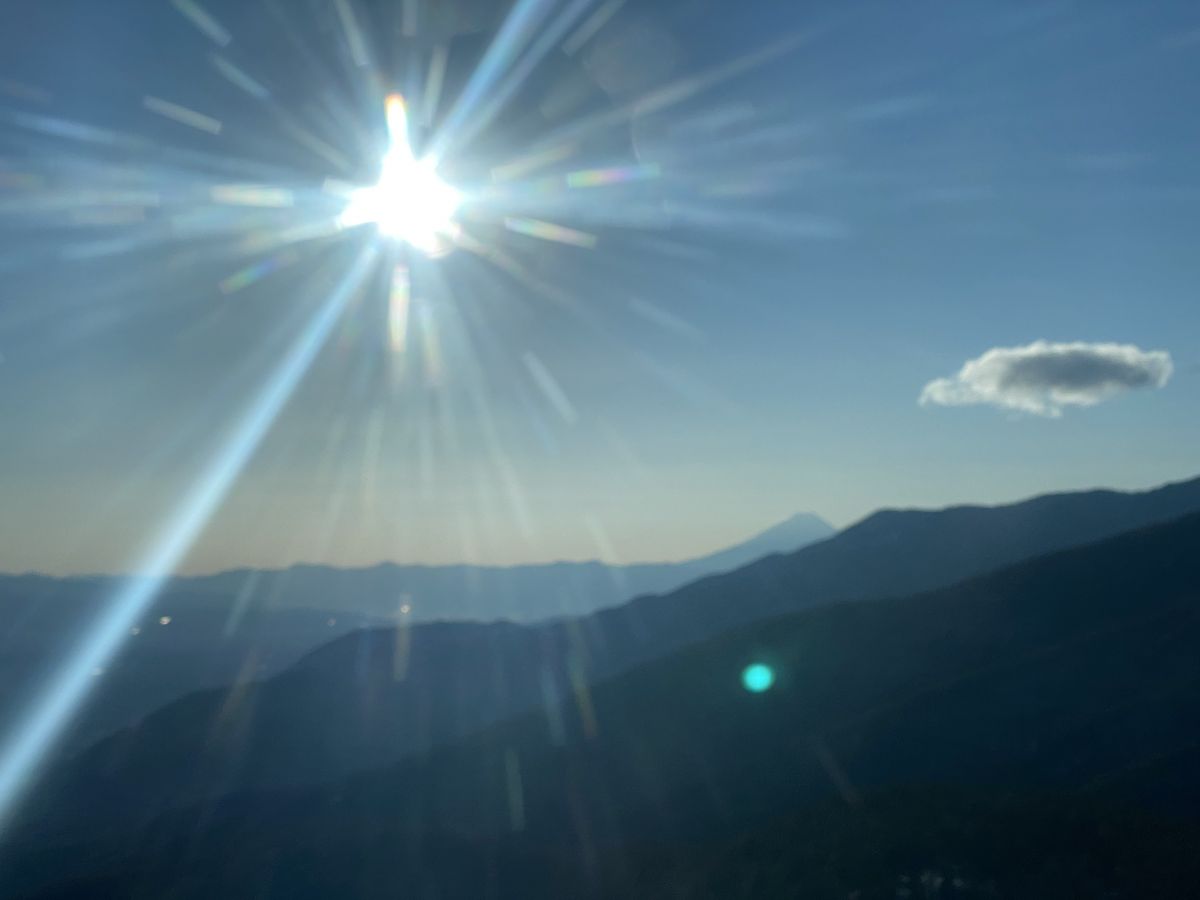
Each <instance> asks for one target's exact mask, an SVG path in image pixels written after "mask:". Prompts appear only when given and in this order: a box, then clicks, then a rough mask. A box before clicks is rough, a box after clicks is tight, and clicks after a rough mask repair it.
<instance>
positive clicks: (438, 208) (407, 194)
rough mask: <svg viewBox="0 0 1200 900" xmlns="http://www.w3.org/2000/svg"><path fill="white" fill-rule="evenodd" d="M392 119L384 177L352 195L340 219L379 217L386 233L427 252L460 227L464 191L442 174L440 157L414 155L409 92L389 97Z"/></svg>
mask: <svg viewBox="0 0 1200 900" xmlns="http://www.w3.org/2000/svg"><path fill="white" fill-rule="evenodd" d="M387 122H388V134H389V136H390V139H391V146H390V147H389V148H388V152H387V154H386V155H385V156H384V158H383V162H382V165H381V167H380V173H379V181H377V182H376V183H375V184H374V185H372V186H371V187H366V188H360V189H359V190H356V191H354V192H353V193H352V194H351V195H350V199H349V202H348V203H347V204H346V209H345V211H344V212H343V213H342V215H341V217H340V219H339V222H340V224H341V225H342V226H343V227H353V226H355V225H363V224H366V223H374V224H375V226H376V227H377V228H378V229H379V232H380V233H381V234H384V235H387V236H388V237H391V238H396V239H398V240H402V241H405V242H406V243H409V244H411V245H412V246H414V247H416V248H417V249H418V250H421V251H424V252H425V253H430V254H432V253H437V252H439V251H441V250H445V249H446V248H447V247H448V246H450V244H451V243H452V241H453V239H454V237H455V235H456V234H457V231H458V226H457V224H456V223H455V221H454V214H455V213H456V212H457V211H458V208H459V205H460V204H461V203H462V195H461V194H460V193H459V192H458V191H456V190H455V189H454V188H452V187H451V186H450V185H448V184H446V182H444V181H443V180H442V179H441V178H440V177H439V176H438V174H437V162H436V160H433V159H430V158H429V157H425V158H424V159H417V158H416V157H415V156H414V155H413V150H412V145H411V144H410V143H409V137H408V115H407V113H406V111H405V107H404V98H402V97H401V96H399V95H398V94H394V95H392V96H391V97H388V100H387Z"/></svg>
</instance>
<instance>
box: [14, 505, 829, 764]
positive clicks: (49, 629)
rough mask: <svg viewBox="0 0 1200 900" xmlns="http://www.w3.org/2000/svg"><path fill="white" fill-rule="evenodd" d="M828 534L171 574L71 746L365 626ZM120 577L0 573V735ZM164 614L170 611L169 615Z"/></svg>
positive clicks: (803, 517) (781, 533) (560, 591)
mask: <svg viewBox="0 0 1200 900" xmlns="http://www.w3.org/2000/svg"><path fill="white" fill-rule="evenodd" d="M833 533H834V532H833V528H832V526H830V525H829V524H828V523H827V522H825V521H824V520H822V519H820V518H819V517H817V516H814V515H812V514H809V513H801V514H798V515H796V516H793V517H792V518H790V519H787V520H786V521H784V522H781V523H779V524H778V525H775V526H773V527H772V528H769V529H767V530H766V531H763V532H762V533H760V534H757V535H755V536H753V537H751V538H750V539H748V540H746V541H744V542H742V543H740V544H737V545H735V546H733V547H729V548H727V549H724V550H720V551H718V552H716V553H713V554H710V555H708V556H703V557H699V558H696V559H692V560H686V561H684V562H679V563H661V564H655V563H645V564H637V565H630V566H614V565H606V564H603V563H599V562H581V563H552V564H547V565H525V566H509V567H497V566H399V565H392V564H385V565H379V566H373V567H369V568H362V569H338V568H333V567H330V566H311V565H298V566H292V567H290V568H288V569H283V570H242V571H235V572H224V573H221V574H218V575H207V576H196V577H188V578H176V579H173V580H172V581H170V582H168V583H167V584H166V585H165V586H164V588H163V590H162V592H161V594H160V595H159V596H158V598H157V599H156V601H155V603H154V604H153V606H152V607H151V608H150V609H149V610H147V612H146V614H145V615H144V616H143V617H142V619H141V620H140V621H139V623H138V629H139V633H138V634H137V635H131V636H130V640H129V641H128V642H127V645H126V647H125V648H124V651H123V652H122V654H121V656H120V658H119V659H118V660H116V661H115V663H114V665H113V666H112V667H111V668H110V670H109V671H108V672H105V673H103V677H100V678H98V679H97V685H96V689H95V691H94V694H93V696H92V697H91V699H90V702H89V704H88V706H87V708H86V709H85V710H84V711H83V714H82V715H81V716H80V718H79V719H78V721H77V722H76V724H75V728H74V730H73V732H72V734H71V736H70V738H69V740H68V744H67V746H68V747H69V748H74V749H79V748H82V747H83V746H86V744H88V743H90V742H91V741H94V740H96V739H98V738H99V737H101V736H103V735H105V734H108V733H110V732H112V731H113V730H115V729H117V728H120V727H122V726H124V725H129V724H132V723H134V722H136V721H138V720H139V719H140V718H142V717H143V716H145V715H146V714H148V713H149V712H151V711H153V710H154V709H157V708H158V707H160V706H162V705H163V704H165V703H167V702H169V701H170V700H173V699H175V698H177V697H180V696H182V695H184V694H187V693H190V692H192V691H196V690H200V689H203V688H215V687H221V686H226V685H229V684H231V683H233V682H234V681H239V680H242V681H244V680H253V679H258V678H264V677H268V676H270V675H273V674H276V673H277V672H280V671H282V670H283V669H284V668H286V667H287V666H289V665H291V664H292V663H294V662H295V661H296V660H297V659H298V658H299V657H300V656H301V655H302V654H304V653H305V652H307V651H309V650H312V649H313V648H315V647H317V646H319V645H321V644H324V643H326V642H327V641H329V640H332V639H334V638H336V637H338V636H340V635H344V634H347V633H349V632H352V631H355V630H357V629H359V628H363V627H366V626H371V625H376V626H380V625H385V624H388V623H390V622H396V621H406V622H407V621H412V622H417V621H422V620H429V619H442V620H457V619H481V620H485V621H492V620H496V619H512V620H514V621H518V620H536V619H545V618H551V617H555V616H563V615H582V614H585V613H589V612H591V611H593V610H595V609H599V608H602V607H605V606H612V605H615V604H618V603H621V602H623V601H626V600H628V599H630V598H631V597H633V596H635V595H636V594H639V593H647V592H653V591H665V590H670V589H672V588H675V587H678V586H679V585H682V584H686V583H687V582H689V581H692V580H694V579H696V578H699V577H701V576H703V575H707V574H711V573H714V572H720V571H723V570H726V569H729V568H733V567H735V566H738V565H742V564H744V563H747V562H750V561H751V560H754V559H757V558H759V557H761V556H764V555H766V554H769V553H775V552H779V551H784V550H787V551H790V550H795V549H797V548H799V547H802V546H805V545H806V544H809V543H812V542H813V541H814V540H819V539H821V538H825V537H828V536H829V535H831V534H833ZM123 583H124V582H123V580H122V579H119V578H114V577H92V578H48V577H45V576H39V575H20V576H0V610H2V611H3V613H4V616H5V622H6V628H5V630H4V632H3V634H0V731H3V730H4V728H5V727H10V726H9V725H8V723H9V722H13V723H15V721H16V718H15V717H16V716H18V715H20V714H21V713H22V712H23V710H24V709H25V706H26V704H28V703H29V702H30V700H31V695H30V685H36V684H39V683H42V682H43V681H45V679H46V678H47V676H48V675H49V674H50V673H52V672H53V670H54V667H55V666H57V665H58V664H59V663H60V662H61V661H62V660H63V659H68V658H70V656H71V654H72V653H73V652H74V647H75V644H76V642H77V641H79V640H80V638H81V636H82V635H84V634H85V633H86V632H87V631H88V630H89V629H90V628H91V627H92V623H93V622H94V621H95V620H96V619H97V618H98V617H100V616H102V615H103V609H104V607H105V605H106V603H108V602H109V601H110V599H111V598H112V596H113V595H114V594H115V593H116V592H117V591H119V590H120V589H121V587H122V586H123ZM402 608H403V611H402ZM163 617H167V618H168V619H169V620H170V621H169V622H168V623H167V624H165V625H162V624H160V620H161V619H162V618H163ZM11 727H16V726H15V724H13V725H12V726H11Z"/></svg>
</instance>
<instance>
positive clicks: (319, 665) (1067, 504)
mask: <svg viewBox="0 0 1200 900" xmlns="http://www.w3.org/2000/svg"><path fill="white" fill-rule="evenodd" d="M1196 511H1200V479H1198V480H1195V481H1190V482H1185V483H1181V484H1177V485H1169V486H1167V487H1164V488H1160V489H1157V490H1155V491H1149V492H1144V493H1137V494H1123V493H1117V492H1110V491H1093V492H1085V493H1075V494H1058V495H1051V496H1045V497H1038V498H1035V499H1032V500H1028V501H1025V502H1022V503H1018V504H1012V505H1008V506H998V507H990V508H989V507H955V508H951V509H947V510H942V511H938V512H928V511H885V512H880V513H876V514H874V515H872V516H870V517H869V518H867V519H866V520H864V521H863V522H861V523H859V524H858V525H855V526H853V527H851V528H849V529H846V530H845V531H843V532H841V533H839V534H838V535H836V536H835V537H833V538H831V539H829V540H827V541H823V542H820V543H818V544H813V545H810V546H808V547H806V548H804V549H801V550H799V551H797V552H795V553H791V554H788V555H775V556H770V557H767V558H765V559H762V560H759V561H757V562H755V563H752V564H750V565H749V566H746V567H743V568H742V569H739V570H737V571H734V572H731V573H726V574H722V575H716V576H711V577H708V578H704V579H702V580H700V581H698V582H696V583H693V584H691V585H688V586H686V587H684V588H682V589H680V590H678V591H675V592H673V593H670V594H666V595H663V596H658V597H642V598H638V599H635V600H633V601H631V602H630V603H627V604H625V605H623V606H621V607H617V608H613V609H608V610H603V611H600V612H598V613H595V614H593V615H591V616H587V617H583V618H580V619H574V620H565V621H558V622H549V623H542V624H540V625H535V626H522V625H516V624H512V623H494V624H484V623H428V624H419V625H413V626H404V627H399V628H395V627H389V628H379V629H369V630H363V631H360V632H356V633H354V634H352V635H348V636H346V637H343V638H341V639H338V640H336V641H333V642H332V643H330V644H328V645H326V646H324V647H322V648H320V649H319V650H316V651H314V652H312V653H310V654H309V655H307V656H306V657H304V658H303V659H302V660H300V661H299V662H298V663H297V664H296V665H295V666H293V667H291V668H290V669H289V670H287V671H286V672H283V673H281V674H280V675H278V676H276V677H273V678H270V679H268V680H265V681H261V682H253V681H243V682H239V683H238V684H236V685H235V686H233V687H232V688H227V689H218V690H212V691H207V692H202V693H197V694H193V695H190V696H188V697H185V698H183V699H181V700H179V701H177V702H174V703H171V704H168V705H167V706H165V707H164V708H163V709H161V710H159V711H158V712H156V713H154V714H153V715H151V716H148V717H147V718H146V719H145V720H144V721H143V722H141V723H140V724H139V725H138V726H136V727H134V728H129V729H125V730H123V731H121V732H120V733H118V734H115V735H113V736H112V737H110V738H108V739H106V740H104V741H101V742H99V743H98V744H96V745H95V746H94V747H92V748H91V749H89V750H88V752H87V753H85V754H83V755H81V756H80V757H78V758H77V759H75V760H74V761H72V762H71V763H70V764H69V765H67V766H64V767H63V768H61V769H59V770H58V772H57V773H56V774H55V776H54V777H52V778H51V779H49V781H48V782H47V785H46V787H45V791H44V794H43V803H42V805H41V807H40V808H41V809H43V810H45V811H47V814H48V818H47V822H48V823H50V824H48V825H47V827H50V828H58V827H59V824H57V823H56V822H60V821H61V820H62V818H64V817H65V818H66V819H67V820H69V822H70V824H71V827H87V826H86V823H87V821H88V817H89V816H91V815H100V816H101V817H103V818H104V819H105V820H109V819H111V816H112V814H111V813H110V812H109V811H110V810H114V809H116V810H120V811H121V812H122V813H123V814H125V815H129V816H130V817H131V818H132V819H133V820H135V821H146V820H148V819H150V818H152V817H153V816H155V815H157V814H159V813H161V812H162V811H164V810H166V809H170V808H174V807H178V806H183V805H187V804H190V803H195V802H200V801H204V802H210V801H212V800H214V799H215V798H216V797H219V796H221V795H224V794H226V793H228V792H230V791H232V790H241V789H270V788H280V787H289V786H301V785H309V784H316V783H320V782H324V781H330V780H334V779H338V778H342V777H346V776H348V775H351V774H353V773H355V772H361V771H364V770H367V769H371V768H378V767H382V766H386V765H389V764H391V763H394V762H396V761H398V760H401V759H404V758H406V757H409V756H413V755H418V756H420V755H430V754H433V755H435V756H436V754H437V752H438V748H439V747H442V746H444V745H446V744H448V743H452V742H453V741H455V740H457V739H459V738H462V737H464V736H467V735H470V734H471V733H473V732H476V731H478V730H480V729H481V728H484V727H486V726H488V725H490V724H493V723H496V722H499V721H502V720H504V719H508V718H511V717H514V716H518V715H522V714H526V713H529V712H530V711H532V710H537V709H541V710H542V711H543V712H542V716H543V718H544V722H543V727H544V728H545V729H548V733H549V734H551V735H552V736H553V735H556V734H558V733H559V732H560V731H562V730H563V729H565V728H567V725H566V724H565V723H564V722H563V721H562V720H561V713H560V712H559V710H560V709H561V707H562V706H563V705H564V704H567V705H570V704H571V703H581V704H584V705H585V706H586V704H587V703H588V702H589V701H588V700H587V698H588V697H589V696H590V692H591V690H592V688H593V686H594V685H596V684H598V683H600V682H602V681H605V680H607V679H610V678H611V677H613V676H616V675H619V674H620V673H622V672H625V671H627V670H629V669H631V668H633V667H635V666H637V665H638V664H641V663H644V662H647V661H650V660H655V659H659V658H663V657H667V656H670V655H672V654H674V653H676V652H678V651H679V650H681V649H682V648H685V647H687V646H688V645H691V644H698V643H701V642H703V641H707V640H710V639H712V638H714V637H717V636H720V635H722V634H724V633H727V632H729V631H730V630H732V629H735V628H738V627H741V626H744V625H746V624H747V623H753V622H756V621H761V620H765V619H769V618H772V617H776V616H779V615H781V614H789V613H796V612H797V611H801V610H804V609H809V608H815V607H820V606H827V605H829V604H833V603H837V602H838V601H850V600H854V601H867V600H878V599H882V598H887V597H895V596H901V595H904V594H911V593H916V592H920V591H925V590H930V589H933V588H937V587H942V586H946V585H950V584H953V583H955V582H958V581H961V580H963V579H965V578H968V577H973V576H974V577H977V576H979V575H983V574H986V573H988V572H991V571H993V570H996V569H999V568H1001V567H1003V566H1006V565H1011V564H1013V563H1015V562H1018V561H1020V560H1024V559H1031V558H1034V557H1037V556H1041V555H1044V554H1047V553H1053V552H1055V551H1059V550H1062V549H1063V548H1066V547H1071V546H1078V545H1081V544H1086V543H1088V542H1092V541H1095V540H1098V539H1102V538H1106V537H1109V536H1111V535H1114V534H1118V533H1121V532H1124V531H1129V530H1132V529H1137V528H1140V527H1144V526H1146V525H1148V524H1152V523H1157V522H1163V521H1170V520H1172V519H1175V518H1178V517H1179V516H1181V515H1185V514H1188V513H1192V512H1196ZM845 608H847V609H853V608H855V607H852V606H851V607H845ZM843 649H844V648H843ZM868 661H871V660H869V659H868V658H867V657H864V664H865V663H866V662H868ZM874 662H877V661H874ZM685 702H687V701H686V699H684V698H676V699H674V700H672V701H671V703H672V704H674V703H685ZM666 708H670V707H669V706H668V707H666ZM30 827H33V826H32V825H31V826H30Z"/></svg>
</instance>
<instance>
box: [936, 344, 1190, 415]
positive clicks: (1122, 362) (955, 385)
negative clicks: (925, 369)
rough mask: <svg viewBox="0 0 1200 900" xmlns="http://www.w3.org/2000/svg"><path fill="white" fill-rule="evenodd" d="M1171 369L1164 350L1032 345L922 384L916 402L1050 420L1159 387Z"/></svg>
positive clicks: (992, 354)
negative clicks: (1026, 414) (985, 406)
mask: <svg viewBox="0 0 1200 900" xmlns="http://www.w3.org/2000/svg"><path fill="white" fill-rule="evenodd" d="M1173 368H1174V367H1173V366H1172V364H1171V355H1170V354H1169V353H1167V352H1166V351H1165V350H1142V349H1140V348H1138V347H1135V346H1133V345H1132V344H1087V343H1083V342H1078V341H1077V342H1074V343H1069V344H1051V343H1049V342H1047V341H1034V342H1033V343H1032V344H1028V345H1026V346H1024V347H994V348H993V349H991V350H989V351H987V352H986V353H984V354H983V355H982V356H979V357H977V358H975V359H971V360H967V362H966V363H964V364H963V367H962V368H961V369H959V370H958V373H957V374H955V375H953V376H951V377H950V378H938V379H935V380H934V381H931V382H929V384H927V385H925V388H924V390H922V391H921V398H920V403H921V405H922V406H926V405H928V404H930V403H936V404H937V405H939V406H967V405H971V404H977V403H986V404H990V405H991V406H998V407H1000V408H1001V409H1016V410H1021V411H1022V412H1029V413H1034V414H1036V415H1039V416H1052V417H1053V416H1058V415H1061V414H1062V408H1063V407H1064V406H1094V405H1095V404H1097V403H1099V402H1101V401H1102V400H1107V399H1109V398H1110V397H1114V396H1116V395H1117V394H1122V393H1124V392H1126V391H1132V390H1137V389H1138V388H1160V387H1162V386H1163V385H1164V384H1166V383H1167V380H1168V379H1169V378H1170V377H1171V372H1172V371H1173Z"/></svg>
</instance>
